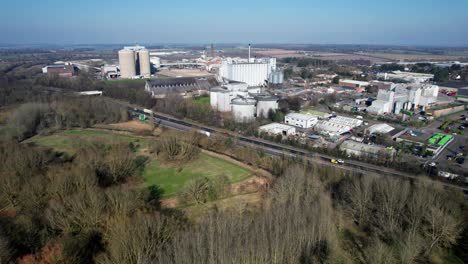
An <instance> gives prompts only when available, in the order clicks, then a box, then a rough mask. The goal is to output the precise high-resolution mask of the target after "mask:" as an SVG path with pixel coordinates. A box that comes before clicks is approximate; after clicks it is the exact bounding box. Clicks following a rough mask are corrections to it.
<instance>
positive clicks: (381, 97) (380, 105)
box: [367, 89, 395, 114]
mask: <svg viewBox="0 0 468 264" xmlns="http://www.w3.org/2000/svg"><path fill="white" fill-rule="evenodd" d="M394 102H395V92H394V91H392V90H386V89H379V93H378V94H377V100H375V101H373V102H372V105H371V106H370V107H369V108H367V111H368V112H369V113H374V114H384V113H391V112H392V111H393V104H394Z"/></svg>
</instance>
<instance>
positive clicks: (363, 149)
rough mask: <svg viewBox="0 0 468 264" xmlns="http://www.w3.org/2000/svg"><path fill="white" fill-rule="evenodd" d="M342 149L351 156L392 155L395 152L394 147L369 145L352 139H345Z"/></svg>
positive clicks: (372, 156) (375, 156)
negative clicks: (390, 148)
mask: <svg viewBox="0 0 468 264" xmlns="http://www.w3.org/2000/svg"><path fill="white" fill-rule="evenodd" d="M340 150H342V151H344V152H346V154H347V155H350V156H358V157H360V156H364V157H371V158H377V157H379V155H382V154H384V155H389V156H390V157H392V156H393V155H394V153H395V150H394V149H392V150H389V149H386V148H385V147H384V146H381V145H368V144H364V143H359V142H356V141H352V140H345V141H344V142H343V143H341V145H340Z"/></svg>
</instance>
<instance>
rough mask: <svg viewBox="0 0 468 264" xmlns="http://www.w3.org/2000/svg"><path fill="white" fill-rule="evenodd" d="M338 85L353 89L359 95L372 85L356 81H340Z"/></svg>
mask: <svg viewBox="0 0 468 264" xmlns="http://www.w3.org/2000/svg"><path fill="white" fill-rule="evenodd" d="M338 84H339V85H341V86H344V87H349V88H353V89H354V91H355V92H357V93H362V92H363V91H364V90H365V89H366V87H367V86H369V84H370V83H369V82H361V81H355V80H340V81H339V83H338Z"/></svg>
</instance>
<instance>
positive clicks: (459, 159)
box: [457, 158, 465, 164]
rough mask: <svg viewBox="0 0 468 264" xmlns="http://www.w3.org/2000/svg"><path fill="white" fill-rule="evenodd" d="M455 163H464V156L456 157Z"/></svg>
mask: <svg viewBox="0 0 468 264" xmlns="http://www.w3.org/2000/svg"><path fill="white" fill-rule="evenodd" d="M457 163H458V164H463V163H465V158H458V159H457Z"/></svg>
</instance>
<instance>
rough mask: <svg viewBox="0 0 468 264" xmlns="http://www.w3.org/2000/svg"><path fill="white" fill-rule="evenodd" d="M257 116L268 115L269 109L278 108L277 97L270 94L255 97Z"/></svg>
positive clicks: (274, 109)
mask: <svg viewBox="0 0 468 264" xmlns="http://www.w3.org/2000/svg"><path fill="white" fill-rule="evenodd" d="M257 101H258V102H257V117H260V116H263V117H268V112H269V111H270V110H272V111H276V110H278V101H279V98H278V97H276V96H271V95H261V96H258V97H257Z"/></svg>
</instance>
